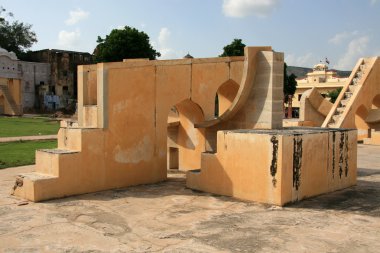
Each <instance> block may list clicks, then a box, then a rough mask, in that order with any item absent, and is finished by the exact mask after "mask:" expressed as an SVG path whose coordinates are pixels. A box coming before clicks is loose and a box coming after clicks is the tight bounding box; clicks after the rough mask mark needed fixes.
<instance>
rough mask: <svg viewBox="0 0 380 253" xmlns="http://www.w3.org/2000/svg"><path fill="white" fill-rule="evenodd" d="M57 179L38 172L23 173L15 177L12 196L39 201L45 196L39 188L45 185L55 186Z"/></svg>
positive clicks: (44, 192)
mask: <svg viewBox="0 0 380 253" xmlns="http://www.w3.org/2000/svg"><path fill="white" fill-rule="evenodd" d="M58 180H59V179H58V177H56V176H51V175H47V174H43V173H38V172H31V173H23V174H19V175H18V176H17V177H16V182H15V185H14V186H13V191H12V195H16V196H19V197H22V198H24V199H28V200H32V201H40V200H42V199H46V197H44V195H45V194H47V192H46V191H43V188H42V187H41V186H43V185H47V184H56V183H57V181H58Z"/></svg>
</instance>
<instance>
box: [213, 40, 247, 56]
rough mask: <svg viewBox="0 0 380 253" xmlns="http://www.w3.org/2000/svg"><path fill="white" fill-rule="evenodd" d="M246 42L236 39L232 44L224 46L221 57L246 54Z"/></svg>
mask: <svg viewBox="0 0 380 253" xmlns="http://www.w3.org/2000/svg"><path fill="white" fill-rule="evenodd" d="M244 47H245V44H244V43H243V42H242V40H241V39H234V40H233V41H232V42H231V44H229V45H227V46H225V47H224V48H223V53H222V54H221V55H219V56H220V57H225V56H243V55H244Z"/></svg>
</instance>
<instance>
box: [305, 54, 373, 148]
mask: <svg viewBox="0 0 380 253" xmlns="http://www.w3.org/2000/svg"><path fill="white" fill-rule="evenodd" d="M328 108H331V109H328ZM327 111H328V113H327V114H326V112H327ZM300 122H312V124H313V126H322V127H329V128H355V129H357V130H358V139H359V140H364V142H365V143H367V144H374V145H380V140H379V135H380V132H379V131H380V57H371V58H361V59H359V60H358V62H357V64H356V66H355V67H354V69H353V71H352V73H351V75H350V77H349V78H348V79H347V81H346V83H345V85H344V86H343V88H342V91H341V93H340V94H339V96H338V98H337V99H336V101H335V103H334V104H333V105H332V106H331V104H330V103H329V102H328V101H327V100H326V99H324V100H323V99H322V97H321V96H320V94H318V92H317V91H316V90H313V91H308V92H307V93H305V97H303V98H302V100H301V110H300Z"/></svg>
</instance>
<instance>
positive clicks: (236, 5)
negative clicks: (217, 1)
mask: <svg viewBox="0 0 380 253" xmlns="http://www.w3.org/2000/svg"><path fill="white" fill-rule="evenodd" d="M279 2H280V0H224V1H223V13H224V15H226V16H227V17H233V18H243V17H246V16H250V15H255V16H258V17H266V16H268V15H269V14H271V13H272V12H273V10H274V9H275V8H276V7H277V6H278V4H279Z"/></svg>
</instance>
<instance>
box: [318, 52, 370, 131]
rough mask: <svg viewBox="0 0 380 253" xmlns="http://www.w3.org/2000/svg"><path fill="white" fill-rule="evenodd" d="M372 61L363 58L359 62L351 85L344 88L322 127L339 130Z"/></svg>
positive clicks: (350, 81)
mask: <svg viewBox="0 0 380 253" xmlns="http://www.w3.org/2000/svg"><path fill="white" fill-rule="evenodd" d="M370 65H371V60H370V59H369V58H362V59H360V60H359V64H358V65H357V66H356V68H355V69H354V70H353V72H354V74H351V76H350V78H349V83H348V85H346V86H345V87H343V89H342V91H341V93H340V95H339V96H338V98H337V100H336V101H335V104H334V106H333V108H332V110H333V112H330V113H329V115H328V116H327V118H326V119H325V121H324V123H323V125H322V127H329V128H339V127H340V125H341V123H342V120H343V117H344V116H343V114H345V113H346V112H348V110H350V104H352V100H354V99H355V97H356V95H357V93H358V91H359V90H360V87H361V85H362V84H363V77H364V75H365V74H366V73H367V70H368V69H369V68H370Z"/></svg>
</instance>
